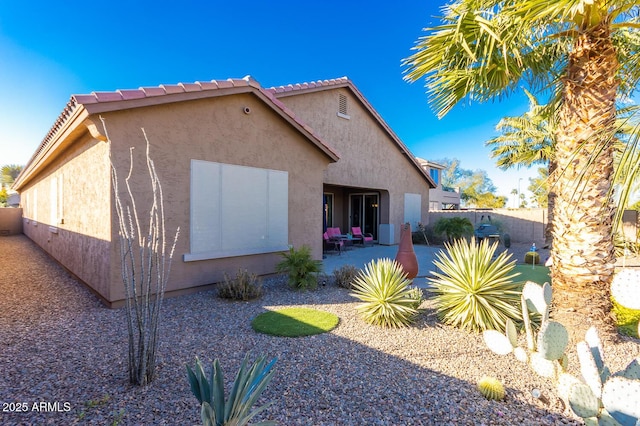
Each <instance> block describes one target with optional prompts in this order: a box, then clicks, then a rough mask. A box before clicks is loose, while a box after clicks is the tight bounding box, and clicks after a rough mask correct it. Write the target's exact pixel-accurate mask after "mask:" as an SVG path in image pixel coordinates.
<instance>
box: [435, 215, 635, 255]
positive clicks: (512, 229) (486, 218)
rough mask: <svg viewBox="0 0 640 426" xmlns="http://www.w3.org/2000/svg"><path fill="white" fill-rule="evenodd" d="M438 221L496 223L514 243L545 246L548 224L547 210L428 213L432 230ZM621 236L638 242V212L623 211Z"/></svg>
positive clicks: (475, 223) (474, 224)
mask: <svg viewBox="0 0 640 426" xmlns="http://www.w3.org/2000/svg"><path fill="white" fill-rule="evenodd" d="M441 217H466V218H467V219H469V220H470V221H471V223H473V226H474V228H475V226H476V225H477V224H478V223H481V222H499V223H500V225H501V227H502V231H503V232H506V233H508V234H509V236H510V237H511V241H512V242H514V243H527V244H530V243H536V245H538V246H540V244H544V241H545V238H544V230H545V228H546V226H547V223H548V222H549V217H548V214H547V209H542V208H536V209H533V208H530V209H474V210H435V211H429V215H428V219H429V222H428V225H431V226H433V225H434V224H435V223H436V222H437V221H438V219H440V218H441ZM622 222H623V232H624V234H625V238H626V240H627V241H629V242H634V243H638V242H640V239H639V236H638V229H639V226H640V212H638V211H636V210H625V212H624V214H623V219H622Z"/></svg>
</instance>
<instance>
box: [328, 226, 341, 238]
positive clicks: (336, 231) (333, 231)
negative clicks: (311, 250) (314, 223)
mask: <svg viewBox="0 0 640 426" xmlns="http://www.w3.org/2000/svg"><path fill="white" fill-rule="evenodd" d="M327 235H328V236H329V238H342V232H341V231H340V228H327Z"/></svg>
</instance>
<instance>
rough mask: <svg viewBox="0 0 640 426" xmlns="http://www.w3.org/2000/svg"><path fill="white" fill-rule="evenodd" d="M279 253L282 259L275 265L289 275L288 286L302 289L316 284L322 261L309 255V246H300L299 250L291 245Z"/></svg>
mask: <svg viewBox="0 0 640 426" xmlns="http://www.w3.org/2000/svg"><path fill="white" fill-rule="evenodd" d="M281 255H282V257H283V258H284V259H282V260H281V261H280V262H279V263H278V264H277V265H276V270H277V271H278V272H286V273H287V274H288V275H289V286H290V287H292V288H296V289H302V290H304V289H314V288H316V287H317V286H318V273H319V272H320V271H321V270H322V262H320V261H319V260H314V259H313V258H312V257H311V249H310V248H309V246H302V247H300V249H299V250H296V249H294V248H293V247H291V248H289V251H288V252H284V253H282V254H281Z"/></svg>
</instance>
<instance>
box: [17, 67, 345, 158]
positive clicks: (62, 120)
mask: <svg viewBox="0 0 640 426" xmlns="http://www.w3.org/2000/svg"><path fill="white" fill-rule="evenodd" d="M233 88H247V89H248V90H255V91H257V92H258V93H260V94H262V95H263V96H264V97H265V98H266V99H267V100H268V101H270V102H271V103H272V104H273V106H275V107H277V109H280V110H281V111H282V112H283V113H284V114H286V115H287V116H289V118H290V119H291V120H292V121H293V122H295V123H296V124H297V125H298V126H300V128H301V129H304V131H305V132H307V133H309V134H310V136H312V137H313V138H314V139H316V140H317V141H318V142H319V144H320V145H321V148H322V149H323V151H325V152H326V153H327V154H328V155H329V156H330V157H333V158H334V160H337V159H338V158H339V155H338V154H337V152H336V151H335V149H334V148H333V147H331V145H329V144H328V143H327V142H326V141H325V140H323V139H322V138H321V137H320V136H319V135H318V134H317V133H316V132H315V131H314V130H313V129H311V127H309V126H308V125H307V124H306V123H304V122H303V121H302V120H301V119H300V118H298V117H296V114H295V113H294V112H293V111H292V110H291V109H289V107H287V106H286V105H285V104H284V103H283V102H282V101H280V100H278V99H277V98H276V97H275V96H274V92H273V91H271V90H267V89H264V88H263V87H262V86H261V85H260V83H258V82H257V81H256V80H255V79H254V78H253V77H251V76H246V77H244V78H229V79H227V80H211V81H204V82H200V81H196V82H195V83H178V84H162V85H160V86H157V87H140V88H139V89H129V90H117V91H115V92H92V93H91V94H87V95H73V96H71V99H70V100H69V102H68V103H67V105H66V106H65V107H64V109H63V110H62V112H61V113H60V115H59V116H58V118H57V119H56V121H55V123H54V124H53V126H52V127H51V129H50V130H49V132H48V133H47V135H46V136H45V137H44V139H43V141H42V142H41V143H40V145H39V147H38V148H37V149H36V151H35V153H34V154H33V155H32V157H31V159H30V160H29V162H28V163H27V166H25V169H27V168H28V166H29V165H31V163H32V162H33V161H34V160H35V159H36V158H37V157H38V155H39V154H40V153H41V152H43V151H45V150H46V149H48V147H49V146H50V144H51V143H52V141H54V140H55V139H56V138H57V137H58V136H59V135H60V133H61V131H62V130H63V129H64V128H65V127H66V125H67V124H68V123H69V121H70V120H71V118H72V117H73V116H74V115H75V114H76V112H77V111H78V108H79V107H80V106H83V107H85V108H86V109H87V110H88V111H89V112H90V113H93V112H94V111H92V109H94V108H92V106H94V105H108V104H110V103H115V102H123V101H138V100H144V99H149V101H150V102H153V101H152V99H158V100H159V98H160V97H163V96H167V95H178V94H184V93H187V94H189V93H195V92H199V93H200V94H201V95H202V96H203V97H206V96H208V95H209V96H215V95H218V94H221V93H220V92H217V91H218V90H221V89H233ZM167 102H169V100H167ZM124 108H127V106H123V109H124Z"/></svg>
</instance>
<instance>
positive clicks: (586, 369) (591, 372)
mask: <svg viewBox="0 0 640 426" xmlns="http://www.w3.org/2000/svg"><path fill="white" fill-rule="evenodd" d="M576 349H577V353H578V360H579V361H580V373H581V374H582V378H583V379H584V381H585V383H586V384H587V385H588V386H589V387H590V388H591V391H592V392H593V394H594V395H595V396H596V398H600V396H601V394H602V379H601V377H600V372H599V371H598V366H597V365H596V361H595V359H594V358H593V354H592V353H591V349H590V348H589V345H587V343H586V342H579V343H578V345H577V348H576ZM586 417H591V416H586Z"/></svg>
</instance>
